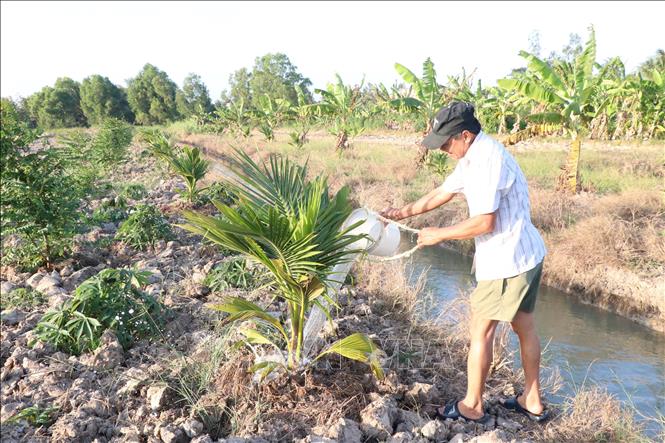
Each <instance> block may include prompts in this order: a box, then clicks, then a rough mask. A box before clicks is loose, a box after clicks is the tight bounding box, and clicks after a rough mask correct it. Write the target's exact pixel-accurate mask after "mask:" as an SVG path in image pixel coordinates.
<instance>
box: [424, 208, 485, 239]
mask: <svg viewBox="0 0 665 443" xmlns="http://www.w3.org/2000/svg"><path fill="white" fill-rule="evenodd" d="M495 221H496V211H495V212H492V213H491V214H479V215H476V216H475V217H471V218H469V219H467V220H464V221H463V222H461V223H457V224H456V225H452V226H447V227H445V228H423V229H421V230H420V233H419V234H418V246H420V247H422V246H430V245H435V244H437V243H440V242H442V241H444V240H466V239H468V238H474V237H477V236H479V235H483V234H488V233H490V232H492V231H494V223H495Z"/></svg>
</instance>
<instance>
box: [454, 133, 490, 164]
mask: <svg viewBox="0 0 665 443" xmlns="http://www.w3.org/2000/svg"><path fill="white" fill-rule="evenodd" d="M484 138H485V133H484V132H483V131H479V132H478V134H476V138H474V139H473V143H471V146H469V149H467V151H466V154H464V157H462V159H461V160H460V161H464V163H465V164H466V165H467V166H468V165H469V163H471V162H472V161H474V159H475V158H478V156H479V155H481V152H480V151H481V150H480V149H479V147H480V146H479V145H480V144H481V143H482V139H484Z"/></svg>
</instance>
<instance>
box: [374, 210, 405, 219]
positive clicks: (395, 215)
mask: <svg viewBox="0 0 665 443" xmlns="http://www.w3.org/2000/svg"><path fill="white" fill-rule="evenodd" d="M379 215H381V217H385V218H388V219H390V220H401V219H403V218H404V217H402V214H401V211H400V209H398V208H392V207H391V208H385V209H382V210H381V212H379Z"/></svg>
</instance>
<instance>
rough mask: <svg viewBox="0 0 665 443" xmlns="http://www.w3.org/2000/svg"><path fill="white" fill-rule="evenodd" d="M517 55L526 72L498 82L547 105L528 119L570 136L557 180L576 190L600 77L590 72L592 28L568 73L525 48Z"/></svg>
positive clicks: (593, 48) (593, 53)
mask: <svg viewBox="0 0 665 443" xmlns="http://www.w3.org/2000/svg"><path fill="white" fill-rule="evenodd" d="M520 56H522V57H523V58H525V59H526V61H527V62H528V65H527V69H526V73H525V75H523V76H520V77H518V78H507V79H501V80H498V82H497V83H498V85H499V86H500V87H501V88H504V89H506V90H514V91H516V92H517V93H519V94H520V95H522V96H524V97H528V98H530V99H532V100H535V101H536V102H537V103H539V104H542V105H544V106H545V107H546V111H545V112H540V113H535V114H531V115H530V116H529V120H530V121H531V122H535V123H547V124H554V125H558V126H560V127H562V128H564V129H565V131H566V132H567V133H568V134H569V135H570V138H571V144H570V149H569V150H568V157H567V159H566V165H565V167H564V171H563V174H562V176H561V178H560V181H559V183H560V189H562V190H568V191H570V192H573V193H575V192H577V191H578V190H579V188H580V181H579V162H580V151H581V146H582V137H583V135H584V132H585V131H586V128H587V127H588V123H589V122H590V121H591V120H593V118H594V117H595V115H596V112H597V109H595V108H594V106H593V103H594V97H595V94H596V92H597V90H598V85H599V83H600V82H601V80H602V76H600V75H598V76H594V73H593V68H594V65H595V60H596V37H595V33H594V31H593V28H591V34H590V37H589V41H588V42H587V44H586V46H585V48H584V50H583V51H582V53H581V54H580V55H579V56H578V57H577V58H576V59H575V61H574V63H573V64H571V65H570V68H571V69H570V70H569V71H570V74H571V75H562V72H561V71H559V72H557V70H555V69H554V68H553V67H552V66H551V65H550V64H548V63H547V62H545V61H543V60H541V59H539V58H538V57H536V56H535V55H533V54H530V53H528V52H526V51H520ZM564 73H565V71H564Z"/></svg>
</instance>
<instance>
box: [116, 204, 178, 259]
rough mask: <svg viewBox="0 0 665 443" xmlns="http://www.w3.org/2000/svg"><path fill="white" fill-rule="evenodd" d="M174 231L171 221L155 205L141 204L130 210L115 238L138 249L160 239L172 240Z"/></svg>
mask: <svg viewBox="0 0 665 443" xmlns="http://www.w3.org/2000/svg"><path fill="white" fill-rule="evenodd" d="M171 238H173V231H172V230H171V226H170V225H169V222H168V221H167V220H166V219H165V218H164V216H163V215H162V213H161V212H160V211H159V209H157V208H156V207H155V206H152V205H148V204H140V205H138V206H136V208H134V209H132V210H130V215H129V217H128V218H127V220H125V221H124V222H122V224H121V225H120V228H119V229H118V232H117V234H116V235H115V239H116V240H119V241H122V242H124V243H126V244H128V245H130V246H132V247H134V248H136V249H140V250H143V249H146V248H147V247H148V246H153V245H154V244H155V243H156V242H157V241H159V240H170V239H171Z"/></svg>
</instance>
